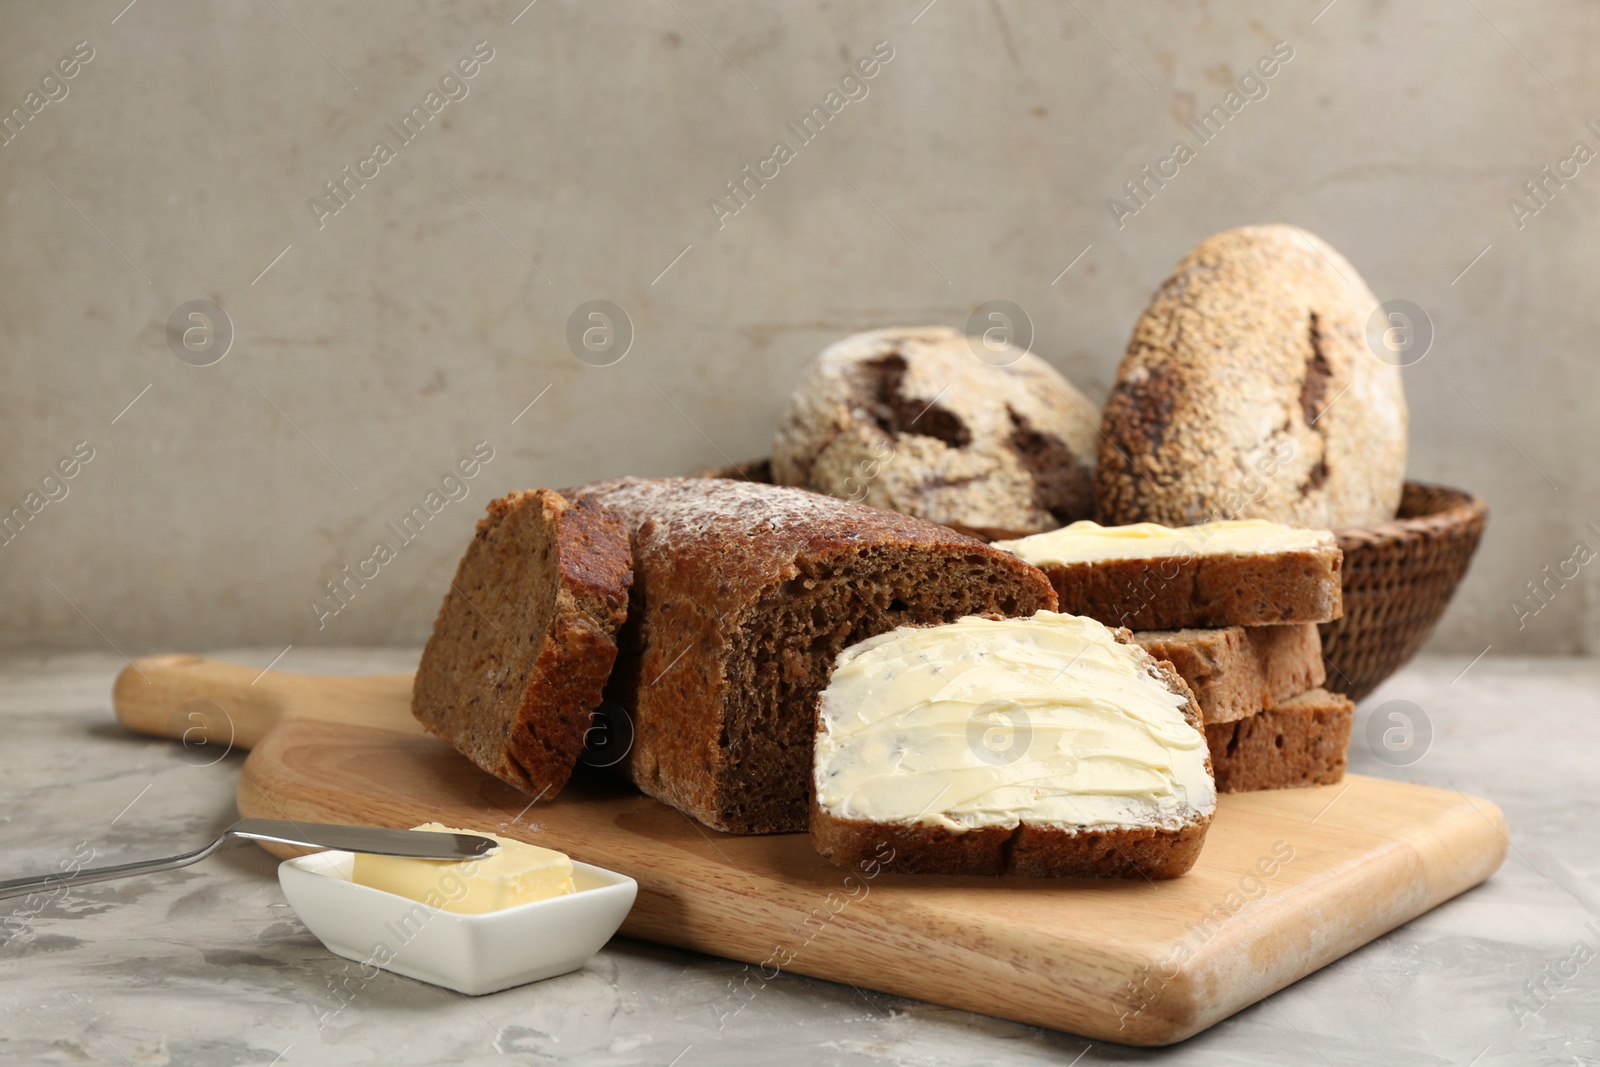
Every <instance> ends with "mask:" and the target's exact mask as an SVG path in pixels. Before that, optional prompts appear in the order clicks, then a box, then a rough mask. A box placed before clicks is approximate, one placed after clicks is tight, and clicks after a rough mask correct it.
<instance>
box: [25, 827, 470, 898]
mask: <svg viewBox="0 0 1600 1067" xmlns="http://www.w3.org/2000/svg"><path fill="white" fill-rule="evenodd" d="M235 839H238V840H243V841H270V842H273V843H274V844H279V845H293V846H295V847H297V848H329V849H338V850H339V851H341V852H369V853H372V854H374V855H378V856H410V857H414V858H416V859H424V860H466V859H473V858H474V857H477V856H483V855H486V854H487V853H489V852H492V851H494V849H496V848H497V847H499V846H498V845H496V844H495V842H494V841H493V840H491V839H490V838H487V837H478V836H477V835H475V834H447V833H439V832H437V831H433V830H387V829H384V828H382V827H378V826H341V825H338V824H336V823H321V822H295V821H293V820H289V819H241V820H239V821H238V822H236V823H234V824H233V825H232V826H230V827H228V828H227V829H226V830H224V831H222V836H221V837H218V838H217V839H216V840H215V841H213V842H211V843H210V844H209V845H207V846H205V847H204V848H199V849H195V850H194V851H193V852H185V853H183V854H182V855H180V856H168V857H166V858H164V859H155V860H139V861H138V862H136V863H119V864H117V865H115V866H112V867H90V868H88V869H87V870H81V871H61V872H58V873H56V874H46V875H38V876H35V877H32V878H13V879H11V880H9V881H0V898H5V897H17V896H23V895H26V894H28V893H40V892H47V891H54V890H56V889H59V888H62V887H65V886H75V885H88V884H90V883H91V882H106V881H110V880H111V879H113V878H126V877H128V876H129V875H134V874H149V873H151V872H152V871H171V870H176V869H177V868H179V867H187V866H189V864H191V863H198V862H200V861H201V860H203V859H205V858H206V857H207V856H209V855H211V854H212V853H213V852H215V851H217V849H219V848H221V847H222V846H223V845H225V844H227V843H228V842H229V841H231V840H235Z"/></svg>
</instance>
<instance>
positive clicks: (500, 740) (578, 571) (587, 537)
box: [411, 489, 633, 799]
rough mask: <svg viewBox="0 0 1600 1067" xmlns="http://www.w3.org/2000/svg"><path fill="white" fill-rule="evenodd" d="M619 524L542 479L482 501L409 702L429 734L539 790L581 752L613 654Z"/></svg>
mask: <svg viewBox="0 0 1600 1067" xmlns="http://www.w3.org/2000/svg"><path fill="white" fill-rule="evenodd" d="M631 567H632V562H631V557H630V555H629V552H628V533H627V530H626V529H624V527H623V525H622V522H621V520H620V519H618V518H617V516H616V515H615V514H613V513H611V512H609V511H607V510H606V509H605V508H604V507H601V506H600V505H599V504H596V503H594V502H592V501H579V502H577V503H576V504H569V503H568V502H567V501H566V500H565V499H564V498H563V497H562V496H561V494H559V493H557V492H556V491H555V490H553V489H540V490H537V491H535V492H526V493H512V494H511V495H509V496H504V497H501V498H500V499H498V500H494V501H491V502H490V503H489V513H488V514H487V515H486V516H484V517H483V518H482V519H480V520H479V521H478V529H477V533H476V534H474V536H473V538H472V543H471V544H470V545H468V546H467V551H466V554H465V555H463V556H462V557H461V563H460V565H459V566H458V567H457V568H456V576H455V580H454V581H452V582H451V583H450V591H449V592H448V593H446V594H445V598H444V604H443V606H441V607H440V608H439V616H438V618H437V619H436V620H435V621H434V624H433V634H432V636H430V637H429V638H428V644H427V647H426V648H425V649H423V652H422V662H421V663H420V664H419V665H418V667H417V676H416V681H415V683H414V685H413V689H412V695H411V710H412V713H413V714H414V715H416V717H417V718H418V719H419V720H420V721H421V722H422V724H423V726H425V727H427V729H428V730H429V732H431V733H433V734H436V735H438V736H439V737H442V738H444V739H445V740H446V741H448V742H450V743H451V744H452V745H454V746H455V747H456V749H457V750H458V751H460V752H461V753H462V754H463V755H465V756H466V757H467V758H468V759H470V760H472V762H473V763H476V764H477V765H478V766H479V767H482V768H483V769H484V770H486V771H488V772H489V773H490V774H492V775H494V776H495V777H497V778H499V779H501V780H502V781H505V782H509V783H510V784H511V785H514V786H516V787H517V788H518V789H522V790H525V791H526V792H529V793H532V794H534V795H535V796H538V797H544V798H546V799H548V798H549V797H552V796H554V795H555V794H556V793H557V792H558V791H559V790H560V789H561V787H562V786H563V785H565V784H566V782H567V778H568V776H569V775H571V773H572V769H573V766H574V765H575V764H576V763H577V760H578V756H579V754H580V753H581V752H582V751H583V739H584V733H585V732H586V731H587V730H588V729H589V717H590V713H591V712H592V711H593V710H594V709H595V708H596V707H597V706H598V705H599V704H600V698H601V693H602V691H603V689H604V686H605V683H606V678H607V676H608V675H609V674H610V673H611V665H612V663H613V662H614V661H615V659H616V657H617V644H616V633H617V629H618V627H620V626H621V625H622V620H623V617H624V615H625V614H626V613H627V608H628V586H629V585H630V583H631V582H632V580H633V578H632V570H631Z"/></svg>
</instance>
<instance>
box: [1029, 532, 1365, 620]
mask: <svg viewBox="0 0 1600 1067" xmlns="http://www.w3.org/2000/svg"><path fill="white" fill-rule="evenodd" d="M1343 565H1344V554H1343V553H1342V552H1340V551H1339V549H1338V548H1337V547H1328V548H1320V549H1315V550H1307V551H1297V552H1274V553H1271V554H1262V555H1237V556H1233V555H1228V556H1206V555H1194V556H1166V557H1158V558H1152V559H1144V560H1112V561H1106V562H1100V563H1074V564H1070V565H1065V566H1063V565H1061V564H1046V565H1045V566H1044V567H1043V568H1041V569H1042V570H1043V571H1044V572H1045V574H1046V575H1047V576H1048V577H1049V578H1050V583H1051V584H1052V585H1053V586H1055V590H1056V596H1057V597H1058V598H1059V599H1060V602H1061V609H1060V610H1062V611H1064V612H1068V613H1069V614H1073V615H1087V616H1089V617H1090V618H1093V619H1098V620H1099V621H1101V622H1103V623H1105V624H1106V625H1107V626H1126V627H1128V628H1129V629H1133V630H1182V629H1187V628H1190V627H1214V626H1273V625H1278V624H1280V623H1301V622H1331V621H1332V620H1334V619H1337V618H1339V617H1340V616H1342V615H1343V614H1344V605H1343V601H1342V599H1341V593H1340V589H1341V580H1342V575H1341V569H1342V567H1343Z"/></svg>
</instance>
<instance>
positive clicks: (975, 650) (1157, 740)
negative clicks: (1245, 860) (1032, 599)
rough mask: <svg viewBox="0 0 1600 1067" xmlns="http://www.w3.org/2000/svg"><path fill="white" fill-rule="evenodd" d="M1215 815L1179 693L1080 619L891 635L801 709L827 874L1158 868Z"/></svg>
mask: <svg viewBox="0 0 1600 1067" xmlns="http://www.w3.org/2000/svg"><path fill="white" fill-rule="evenodd" d="M1215 808H1216V790H1215V786H1214V783H1213V781H1212V776H1211V770H1210V764H1209V760H1208V753H1207V747H1206V741H1205V737H1204V734H1203V733H1202V729H1201V717H1200V711H1199V708H1198V707H1197V706H1196V705H1195V702H1194V698H1193V696H1192V694H1191V693H1190V692H1189V690H1188V687H1187V686H1185V685H1184V683H1183V680H1182V679H1181V678H1179V677H1178V676H1177V674H1176V673H1175V672H1174V671H1173V670H1172V668H1171V666H1170V665H1169V664H1166V663H1162V662H1159V661H1157V660H1156V659H1154V658H1153V657H1151V656H1150V655H1149V654H1148V653H1146V652H1145V651H1143V650H1142V649H1140V648H1139V647H1138V646H1137V645H1136V644H1134V643H1133V641H1132V640H1131V638H1130V636H1129V634H1128V632H1127V631H1126V630H1118V631H1113V630H1109V629H1107V628H1106V627H1104V626H1102V625H1101V624H1099V623H1097V622H1095V621H1094V620H1092V619H1084V618H1078V617H1074V616H1070V615H1059V614H1056V613H1054V612H1048V611H1044V612H1039V613H1036V614H1035V615H1033V616H1031V617H1029V618H1026V619H987V618H966V619H961V620H959V621H958V622H956V623H954V624H950V625H945V626H931V627H902V628H900V629H897V630H895V631H893V632H892V633H886V634H882V635H880V636H878V637H875V638H872V639H869V640H867V641H863V642H861V643H859V644H856V645H853V646H851V647H850V648H848V649H846V650H845V651H844V653H843V654H841V655H840V657H839V662H838V664H837V666H836V667H835V670H834V674H833V678H832V680H831V681H830V683H829V685H828V687H827V688H826V689H825V690H824V691H823V693H822V695H821V698H820V700H819V702H818V709H817V744H816V752H815V767H814V771H813V777H812V811H811V839H812V843H813V844H815V845H816V847H817V849H818V851H820V852H821V853H822V854H823V855H825V856H827V857H828V858H829V859H831V860H832V861H833V862H835V863H837V864H840V865H841V866H845V867H855V866H857V865H858V864H860V863H861V862H863V861H865V860H869V859H870V860H873V861H877V862H880V863H882V864H883V865H884V866H886V867H888V868H889V869H891V870H894V871H897V872H901V873H920V874H989V875H996V874H1021V875H1031V876H1055V877H1079V878H1097V877H1120V878H1138V877H1146V878H1170V877H1175V876H1177V875H1179V874H1182V873H1183V872H1184V871H1187V870H1188V869H1189V868H1190V867H1191V866H1192V865H1193V864H1194V861H1195V859H1196V858H1197V857H1198V855H1199V853H1200V848H1201V845H1202V844H1203V843H1204V840H1205V834H1206V829H1207V827H1208V826H1209V825H1210V822H1211V817H1212V814H1213V812H1214V811H1215ZM886 853H887V855H886Z"/></svg>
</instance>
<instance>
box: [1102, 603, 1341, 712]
mask: <svg viewBox="0 0 1600 1067" xmlns="http://www.w3.org/2000/svg"><path fill="white" fill-rule="evenodd" d="M1133 639H1134V640H1135V641H1137V642H1139V645H1140V647H1142V648H1143V649H1144V650H1145V651H1146V652H1148V653H1150V654H1151V655H1152V656H1154V657H1155V658H1156V659H1161V660H1166V661H1167V662H1168V663H1170V664H1172V666H1173V667H1174V669H1176V670H1177V672H1178V674H1179V675H1181V676H1182V678H1183V680H1184V681H1185V682H1187V683H1188V684H1189V689H1190V690H1191V691H1192V692H1193V693H1194V698H1195V700H1196V701H1198V702H1199V704H1200V712H1201V714H1202V715H1204V716H1205V720H1206V726H1207V727H1208V728H1209V727H1210V726H1212V725H1213V724H1215V723H1225V722H1234V721H1236V720H1238V719H1243V718H1245V717H1246V716H1249V715H1254V714H1255V713H1256V712H1258V711H1261V710H1262V709H1264V708H1271V707H1275V706H1277V705H1278V704H1281V703H1283V702H1284V701H1286V700H1288V699H1290V698H1291V697H1295V696H1298V695H1299V694H1301V693H1304V692H1305V691H1306V690H1308V689H1313V688H1315V687H1317V686H1319V685H1321V684H1322V683H1323V682H1324V681H1326V680H1327V677H1328V670H1327V666H1326V665H1325V664H1324V663H1323V661H1322V639H1321V638H1320V637H1319V636H1318V634H1317V627H1316V624H1315V623H1309V622H1304V623H1292V624H1290V625H1287V626H1227V627H1223V628H1221V629H1216V630H1200V629H1189V630H1144V631H1140V632H1138V633H1135V634H1134V635H1133Z"/></svg>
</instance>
